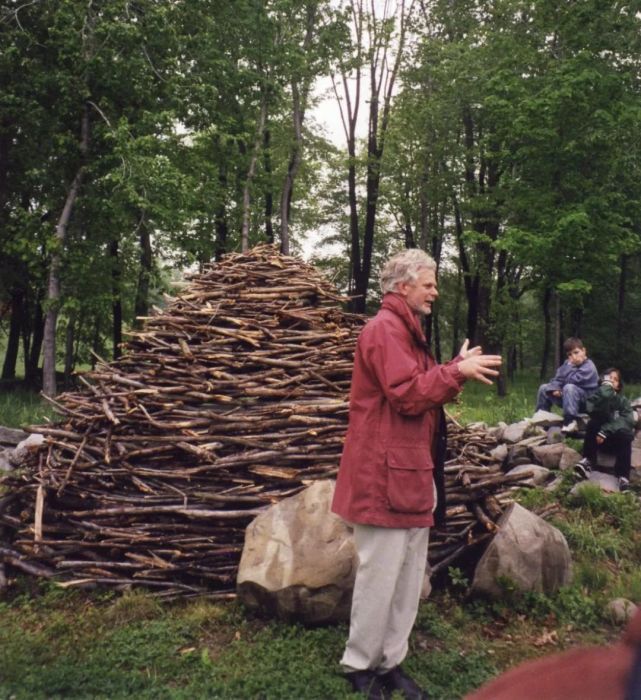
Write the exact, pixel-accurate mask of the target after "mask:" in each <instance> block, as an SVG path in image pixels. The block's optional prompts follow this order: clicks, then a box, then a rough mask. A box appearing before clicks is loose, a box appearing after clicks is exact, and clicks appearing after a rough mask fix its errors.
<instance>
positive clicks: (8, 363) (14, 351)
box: [2, 289, 24, 379]
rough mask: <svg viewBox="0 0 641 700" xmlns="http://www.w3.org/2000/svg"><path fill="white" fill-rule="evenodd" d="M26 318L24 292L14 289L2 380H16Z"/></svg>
mask: <svg viewBox="0 0 641 700" xmlns="http://www.w3.org/2000/svg"><path fill="white" fill-rule="evenodd" d="M23 316H24V292H23V291H22V290H21V289H14V290H13V291H12V293H11V322H10V324H9V338H8V340H7V349H6V353H5V356H4V362H3V364H2V379H15V378H16V364H17V362H18V351H19V349H20V332H21V330H22V324H23Z"/></svg>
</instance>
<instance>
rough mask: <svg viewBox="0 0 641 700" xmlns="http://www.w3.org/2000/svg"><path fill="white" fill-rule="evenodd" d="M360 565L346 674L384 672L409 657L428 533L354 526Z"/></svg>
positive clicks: (342, 663)
mask: <svg viewBox="0 0 641 700" xmlns="http://www.w3.org/2000/svg"><path fill="white" fill-rule="evenodd" d="M353 527H354V544H355V546H356V552H357V553H358V559H359V565H358V570H357V572H356V580H355V582H354V593H353V597H352V612H351V619H350V627H349V639H348V640H347V645H346V647H345V653H344V654H343V658H342V659H341V665H342V667H343V670H344V671H345V672H346V673H349V672H350V671H360V670H365V669H370V670H376V671H377V672H379V673H385V672H387V671H389V670H390V669H392V668H394V667H395V666H398V665H399V664H400V663H401V662H402V661H403V659H404V658H405V656H406V655H407V648H408V644H407V640H408V638H409V636H410V632H411V631H412V627H413V626H414V621H415V619H416V613H417V611H418V603H419V600H420V595H421V586H422V584H423V577H424V575H425V565H426V563H427V545H428V543H429V535H430V529H429V527H425V528H410V529H402V528H386V527H376V526H373V525H356V524H355V525H354V526H353Z"/></svg>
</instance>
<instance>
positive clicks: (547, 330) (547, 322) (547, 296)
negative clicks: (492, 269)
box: [539, 286, 558, 382]
mask: <svg viewBox="0 0 641 700" xmlns="http://www.w3.org/2000/svg"><path fill="white" fill-rule="evenodd" d="M551 300H552V290H551V288H550V287H548V286H546V287H545V291H544V292H543V304H542V307H543V352H542V353H541V368H540V370H539V379H540V380H541V381H542V382H543V381H545V379H546V378H547V376H548V365H549V360H550V338H551V335H552V316H551V314H550V302H551ZM556 366H557V367H558V365H556Z"/></svg>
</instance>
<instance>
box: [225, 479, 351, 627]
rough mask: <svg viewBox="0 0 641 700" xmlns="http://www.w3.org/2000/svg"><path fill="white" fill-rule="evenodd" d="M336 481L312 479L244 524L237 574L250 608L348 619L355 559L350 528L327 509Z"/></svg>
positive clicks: (284, 615)
mask: <svg viewBox="0 0 641 700" xmlns="http://www.w3.org/2000/svg"><path fill="white" fill-rule="evenodd" d="M334 486H335V482H334V481H331V480H323V481H317V482H314V483H313V484H312V485H311V486H309V487H308V488H306V489H305V490H304V491H301V492H300V493H298V494H296V495H295V496H291V497H290V498H286V499H284V500H282V501H281V502H280V503H277V504H276V505H274V506H272V507H271V508H270V509H269V510H267V511H265V512H264V513H261V514H260V515H259V516H257V517H256V518H255V519H254V520H253V521H252V522H251V523H250V524H249V526H248V527H247V531H246V534H245V546H244V548H243V554H242V557H241V560H240V566H239V569H238V578H237V590H238V597H239V599H240V600H241V601H242V602H243V603H244V604H245V605H246V606H247V607H248V608H250V609H253V610H256V611H258V612H262V613H264V614H267V615H270V616H275V617H279V618H281V619H285V620H299V621H301V622H305V623H309V624H320V623H327V622H337V621H342V620H348V619H349V613H350V606H351V597H352V588H353V585H354V577H355V575H356V567H357V564H358V559H357V556H356V551H355V549H354V545H353V543H352V533H351V530H350V528H348V527H347V525H346V524H345V522H344V521H343V520H341V518H339V517H337V516H336V515H334V514H333V513H331V511H330V504H331V501H332V496H333V494H334Z"/></svg>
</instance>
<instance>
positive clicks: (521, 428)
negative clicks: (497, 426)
mask: <svg viewBox="0 0 641 700" xmlns="http://www.w3.org/2000/svg"><path fill="white" fill-rule="evenodd" d="M529 427H530V421H529V420H527V419H526V420H522V421H519V422H518V423H512V424H511V425H508V426H507V428H505V430H504V431H503V435H502V437H501V439H502V440H503V442H510V443H512V444H513V443H515V442H520V441H521V440H523V438H525V437H527V435H526V432H527V429H528V428H529Z"/></svg>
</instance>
